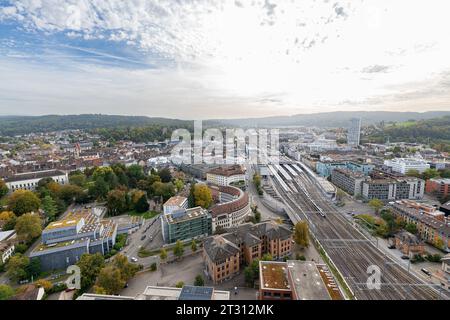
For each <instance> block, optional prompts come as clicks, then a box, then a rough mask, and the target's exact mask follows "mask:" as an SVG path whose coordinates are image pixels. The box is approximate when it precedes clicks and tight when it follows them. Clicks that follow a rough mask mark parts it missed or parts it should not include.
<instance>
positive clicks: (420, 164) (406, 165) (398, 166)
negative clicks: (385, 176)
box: [384, 158, 430, 174]
mask: <svg viewBox="0 0 450 320" xmlns="http://www.w3.org/2000/svg"><path fill="white" fill-rule="evenodd" d="M384 165H385V166H387V167H390V168H392V171H395V172H399V173H401V174H407V173H408V171H410V170H417V171H418V172H419V173H423V172H424V171H425V170H427V169H429V168H430V165H429V164H428V163H427V162H426V161H425V160H423V159H413V158H394V159H391V160H385V161H384Z"/></svg>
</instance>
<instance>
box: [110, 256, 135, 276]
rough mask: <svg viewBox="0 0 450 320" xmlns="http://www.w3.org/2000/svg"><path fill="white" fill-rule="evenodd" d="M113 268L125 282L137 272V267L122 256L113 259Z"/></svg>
mask: <svg viewBox="0 0 450 320" xmlns="http://www.w3.org/2000/svg"><path fill="white" fill-rule="evenodd" d="M112 265H113V266H114V268H116V269H117V270H119V272H120V275H121V277H122V279H123V280H124V281H125V282H126V281H128V280H129V279H131V278H132V277H134V275H135V274H136V272H137V271H138V270H139V267H138V266H137V265H135V264H134V263H130V262H129V261H128V258H127V257H126V256H124V255H121V254H118V255H116V256H115V257H114V260H113V264H112Z"/></svg>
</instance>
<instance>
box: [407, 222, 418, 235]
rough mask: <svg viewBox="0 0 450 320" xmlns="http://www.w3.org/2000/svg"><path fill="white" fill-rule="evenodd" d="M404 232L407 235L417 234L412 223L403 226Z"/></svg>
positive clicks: (415, 227)
mask: <svg viewBox="0 0 450 320" xmlns="http://www.w3.org/2000/svg"><path fill="white" fill-rule="evenodd" d="M405 230H406V231H408V232H409V233H412V234H416V233H417V226H416V225H415V224H414V223H408V224H406V226H405Z"/></svg>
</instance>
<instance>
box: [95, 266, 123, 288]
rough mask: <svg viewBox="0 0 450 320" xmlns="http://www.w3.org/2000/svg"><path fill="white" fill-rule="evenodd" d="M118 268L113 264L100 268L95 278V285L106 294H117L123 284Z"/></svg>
mask: <svg viewBox="0 0 450 320" xmlns="http://www.w3.org/2000/svg"><path fill="white" fill-rule="evenodd" d="M125 283H126V281H125V280H123V278H122V275H121V273H120V270H119V269H117V268H114V267H113V266H108V267H105V268H103V269H101V270H100V273H99V275H98V278H97V284H96V286H97V287H100V288H103V289H104V290H105V291H104V292H105V293H106V294H110V295H111V294H117V293H119V292H120V291H121V290H122V289H123V287H124V286H125Z"/></svg>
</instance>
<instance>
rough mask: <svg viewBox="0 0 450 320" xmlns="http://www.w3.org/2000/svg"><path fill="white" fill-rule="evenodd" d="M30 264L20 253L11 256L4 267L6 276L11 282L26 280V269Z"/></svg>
mask: <svg viewBox="0 0 450 320" xmlns="http://www.w3.org/2000/svg"><path fill="white" fill-rule="evenodd" d="M29 264H30V259H29V258H28V257H27V256H24V255H22V254H20V253H18V254H15V255H13V256H12V257H11V258H9V260H8V265H7V267H6V274H7V275H8V277H9V278H10V279H12V280H15V281H19V280H23V279H26V278H27V276H28V274H27V270H26V269H27V267H28V265H29Z"/></svg>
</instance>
